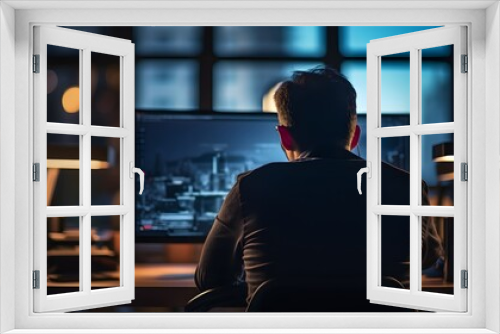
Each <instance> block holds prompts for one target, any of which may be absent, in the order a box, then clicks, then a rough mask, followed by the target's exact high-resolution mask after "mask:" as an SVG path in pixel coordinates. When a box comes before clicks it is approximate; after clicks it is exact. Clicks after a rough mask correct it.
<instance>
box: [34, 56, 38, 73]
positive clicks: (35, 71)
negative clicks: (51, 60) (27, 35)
mask: <svg viewBox="0 0 500 334" xmlns="http://www.w3.org/2000/svg"><path fill="white" fill-rule="evenodd" d="M33 73H40V55H33Z"/></svg>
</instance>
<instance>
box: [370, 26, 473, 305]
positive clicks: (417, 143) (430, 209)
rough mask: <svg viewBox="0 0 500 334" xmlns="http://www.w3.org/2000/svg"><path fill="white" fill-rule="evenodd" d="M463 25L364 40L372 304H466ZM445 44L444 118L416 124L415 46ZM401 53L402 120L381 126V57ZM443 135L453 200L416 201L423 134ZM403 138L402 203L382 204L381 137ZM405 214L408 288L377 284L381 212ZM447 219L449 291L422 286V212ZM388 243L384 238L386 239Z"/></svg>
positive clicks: (418, 66) (418, 81) (418, 72)
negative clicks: (448, 147) (404, 58)
mask: <svg viewBox="0 0 500 334" xmlns="http://www.w3.org/2000/svg"><path fill="white" fill-rule="evenodd" d="M466 34H467V29H466V27H465V26H459V25H457V26H449V27H440V28H435V29H429V30H425V31H419V32H414V33H410V34H404V35H399V36H393V37H387V38H381V39H378V40H373V41H371V42H370V43H369V44H368V46H367V52H366V53H367V56H366V57H367V83H368V88H367V92H368V94H367V95H368V111H367V129H366V131H367V139H366V140H367V162H368V164H369V166H370V169H371V170H370V172H369V174H371V177H369V178H367V195H366V198H367V208H366V211H367V218H366V220H367V250H368V252H367V297H368V299H369V300H370V302H372V303H379V304H385V305H393V306H398V305H399V306H407V307H408V306H409V307H414V308H416V309H420V310H431V311H432V310H441V311H443V310H445V311H458V312H464V311H465V310H467V290H466V289H464V288H462V287H461V282H460V280H461V270H467V184H468V182H465V181H462V180H461V177H460V170H461V163H467V127H466V125H467V124H466V116H467V75H468V74H469V73H470V72H469V73H462V64H461V57H462V55H467V38H466ZM446 45H452V46H453V50H454V53H453V68H452V71H453V73H454V75H453V83H452V86H453V91H454V94H453V99H454V103H453V116H454V119H453V121H452V122H447V123H434V124H423V123H422V94H421V92H422V57H421V54H422V50H424V49H428V48H433V47H439V46H446ZM403 52H409V54H410V59H409V62H410V64H409V65H410V68H409V76H410V87H409V89H410V92H409V93H410V124H409V125H405V126H396V127H382V123H381V116H382V110H381V105H382V101H381V82H382V75H383V73H382V57H383V56H387V55H393V54H398V53H403ZM441 133H447V134H452V135H453V137H454V143H455V145H454V152H453V153H454V174H455V177H454V191H455V196H454V198H453V200H454V206H430V205H422V203H421V202H422V196H420V195H419V194H421V193H422V156H421V155H422V153H421V152H422V151H421V150H422V140H421V138H422V137H421V136H423V135H433V134H441ZM402 136H404V137H408V139H409V141H410V189H409V191H410V196H409V198H410V203H409V205H384V204H383V203H382V187H383V184H382V178H381V175H382V171H381V170H382V167H381V166H382V165H381V164H382V160H381V157H382V156H381V150H382V148H381V145H382V144H381V143H382V138H389V137H402ZM388 215H395V216H406V217H408V220H409V225H410V226H409V233H410V235H409V240H410V245H409V251H410V275H409V276H410V288H409V289H395V288H388V287H384V286H382V284H381V274H382V269H381V264H382V260H383V259H381V256H382V255H381V249H382V247H383V245H382V242H383V241H382V235H381V233H382V228H381V225H382V224H383V216H388ZM423 216H427V217H453V218H454V221H453V224H454V228H453V230H454V234H453V239H454V261H453V268H454V281H453V294H451V295H449V294H443V293H432V292H425V291H422V262H421V254H422V251H421V250H422V244H421V240H422V239H421V233H422V225H421V224H422V217H423ZM386 242H390V241H386Z"/></svg>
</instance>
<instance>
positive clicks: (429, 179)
mask: <svg viewBox="0 0 500 334" xmlns="http://www.w3.org/2000/svg"><path fill="white" fill-rule="evenodd" d="M421 142H422V181H424V182H425V184H426V185H427V188H428V195H429V201H428V202H425V201H424V202H423V203H422V205H437V206H453V189H454V188H453V179H454V167H453V161H454V159H453V134H452V133H450V134H439V135H425V136H421Z"/></svg>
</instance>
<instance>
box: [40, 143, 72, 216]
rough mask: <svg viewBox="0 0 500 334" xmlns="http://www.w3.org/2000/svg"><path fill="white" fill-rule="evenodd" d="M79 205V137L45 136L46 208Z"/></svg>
mask: <svg viewBox="0 0 500 334" xmlns="http://www.w3.org/2000/svg"><path fill="white" fill-rule="evenodd" d="M59 205H80V137H79V136H70V135H58V134H47V206H59Z"/></svg>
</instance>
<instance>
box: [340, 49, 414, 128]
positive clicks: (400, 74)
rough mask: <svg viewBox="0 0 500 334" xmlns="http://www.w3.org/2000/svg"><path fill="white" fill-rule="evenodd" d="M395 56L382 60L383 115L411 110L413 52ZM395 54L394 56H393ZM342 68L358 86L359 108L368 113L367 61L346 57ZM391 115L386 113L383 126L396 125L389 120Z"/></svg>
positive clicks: (355, 86) (357, 107) (403, 113)
mask: <svg viewBox="0 0 500 334" xmlns="http://www.w3.org/2000/svg"><path fill="white" fill-rule="evenodd" d="M402 55H403V57H402V58H399V60H398V59H395V58H394V57H393V56H391V57H384V58H383V61H382V66H383V67H382V87H381V89H382V96H381V101H380V102H381V109H382V115H409V113H410V63H409V59H410V58H409V55H408V54H406V57H405V55H404V54H402ZM391 58H392V59H391ZM341 72H342V74H344V75H345V76H346V77H347V79H349V81H350V82H351V84H352V85H353V87H354V89H355V90H356V94H357V98H356V109H357V112H358V113H359V114H366V110H367V97H366V62H365V61H344V62H343V63H342V64H341ZM388 120H389V118H386V117H382V126H394V125H391V123H390V122H389V123H386V121H388ZM401 120H403V119H401ZM408 124H410V118H409V117H408V118H405V123H399V125H408Z"/></svg>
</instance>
